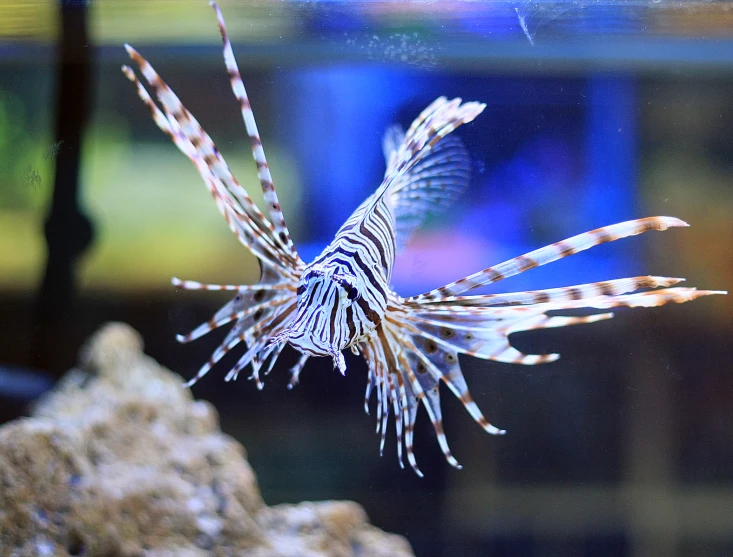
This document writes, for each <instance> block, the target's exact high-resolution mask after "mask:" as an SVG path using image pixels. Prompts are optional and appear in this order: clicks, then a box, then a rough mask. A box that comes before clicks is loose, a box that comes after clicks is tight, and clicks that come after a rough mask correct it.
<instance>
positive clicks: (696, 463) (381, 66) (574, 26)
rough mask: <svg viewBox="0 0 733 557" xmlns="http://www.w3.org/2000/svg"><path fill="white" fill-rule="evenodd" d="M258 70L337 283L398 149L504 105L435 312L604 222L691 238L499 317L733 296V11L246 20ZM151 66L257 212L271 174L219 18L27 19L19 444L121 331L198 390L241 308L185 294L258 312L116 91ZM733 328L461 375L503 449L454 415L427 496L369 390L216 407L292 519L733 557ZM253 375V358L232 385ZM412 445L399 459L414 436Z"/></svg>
mask: <svg viewBox="0 0 733 557" xmlns="http://www.w3.org/2000/svg"><path fill="white" fill-rule="evenodd" d="M221 7H222V10H223V12H224V15H225V17H226V20H227V25H228V29H229V32H230V36H231V38H232V41H233V43H234V50H235V54H236V55H237V57H238V61H239V66H240V69H241V70H242V74H243V78H244V81H245V84H246V86H247V89H248V92H249V96H250V99H251V102H252V106H253V108H254V111H255V115H256V117H257V122H258V125H259V127H260V132H261V134H262V136H263V140H264V145H265V149H266V152H267V155H268V159H269V162H270V166H271V168H272V173H273V177H274V179H275V183H276V186H277V188H278V192H279V194H280V198H281V201H282V205H283V210H284V213H285V216H286V218H287V220H288V224H289V227H290V230H291V233H292V235H293V237H294V240H295V243H296V245H297V247H298V249H299V250H300V252H301V254H302V256H303V259H305V260H309V259H310V258H312V257H313V256H314V255H315V254H316V253H317V252H318V251H319V250H320V249H321V248H322V247H323V246H324V245H325V244H327V243H328V242H329V240H330V239H331V238H332V237H333V234H334V233H335V231H336V230H337V228H338V227H339V226H340V224H341V223H342V222H343V221H344V220H345V219H346V218H347V217H348V215H349V214H350V212H351V211H352V210H353V209H354V208H356V206H357V205H358V204H359V203H360V202H361V201H362V200H363V199H364V198H365V197H366V196H367V195H369V194H370V193H371V192H372V191H373V190H374V188H375V187H376V186H377V185H378V184H379V182H380V180H381V175H382V173H383V171H384V162H383V159H382V154H381V136H382V133H383V132H384V130H385V128H386V127H387V126H389V125H390V124H392V123H394V122H398V123H401V124H402V125H403V126H407V125H409V123H410V122H411V120H412V119H413V118H414V117H415V116H416V115H417V114H418V112H419V111H420V110H422V108H424V107H425V106H426V105H427V104H428V103H429V102H431V101H432V100H433V99H434V98H435V97H437V96H439V95H446V96H449V97H451V96H460V97H462V98H464V99H466V100H477V101H482V102H485V103H486V104H487V107H486V110H485V111H484V113H483V114H482V115H481V116H480V117H479V118H478V119H477V120H476V121H475V122H474V123H472V124H470V125H467V126H464V127H462V128H461V129H460V130H459V131H458V132H457V133H458V135H459V136H460V137H461V138H462V139H463V141H464V142H465V144H466V146H467V148H468V150H469V152H470V154H471V157H472V161H473V178H472V182H471V185H470V187H469V189H468V191H467V193H466V194H465V195H464V196H463V198H462V199H460V200H459V201H458V202H457V204H456V205H455V206H454V207H453V208H452V209H451V210H449V211H448V213H447V214H445V215H442V216H441V217H439V218H434V219H432V220H431V221H430V222H429V223H428V225H427V226H426V227H425V228H424V229H422V230H421V231H420V232H419V234H418V235H416V237H415V238H414V240H413V242H412V243H411V244H410V246H409V247H408V249H407V250H406V252H404V253H403V254H402V255H400V256H399V257H398V262H397V267H396V269H395V275H394V287H395V289H396V290H397V292H398V293H400V294H402V295H411V294H417V293H420V292H422V291H425V290H427V289H430V288H433V287H436V286H440V285H441V284H444V283H446V282H449V281H451V280H454V279H456V278H460V277H461V276H464V275H466V274H468V273H471V272H473V271H476V270H478V269H481V268H484V267H486V266H488V265H491V264H494V263H498V262H500V261H502V260H504V259H507V258H509V257H512V256H515V255H519V254H520V253H524V252H526V251H529V250H531V249H534V248H537V247H540V246H543V245H545V244H548V243H551V242H553V241H556V240H559V239H562V238H565V237H567V236H571V235H574V234H577V233H580V232H584V231H586V230H589V229H592V228H596V227H598V226H602V225H607V224H612V223H615V222H618V221H622V220H626V219H631V218H638V217H644V216H649V215H673V216H676V217H679V218H682V219H684V220H685V221H687V222H689V223H690V224H691V227H690V228H689V229H675V230H670V231H667V232H665V233H664V234H657V233H650V234H647V235H644V236H641V237H636V238H633V239H626V240H621V241H619V242H617V243H614V244H611V245H604V246H601V247H597V248H594V249H593V250H591V251H590V252H586V253H583V254H580V255H576V256H574V257H571V258H568V259H564V260H562V261H559V262H557V263H553V264H552V265H549V266H547V267H543V268H540V269H536V270H533V271H531V272H529V273H525V274H523V275H520V276H517V277H514V278H512V279H509V280H508V281H507V282H506V283H504V282H502V283H499V284H497V285H494V287H493V290H492V291H509V290H525V289H532V288H547V287H554V286H564V285H570V284H579V283H584V282H590V281H595V280H603V279H609V278H619V277H622V276H634V275H641V274H654V275H666V276H680V277H686V278H687V279H688V285H690V286H697V287H699V288H707V289H730V288H731V284H732V283H733V247H731V240H732V239H733V193H732V192H733V190H732V188H733V141H731V138H732V137H733V94H731V92H732V91H733V5H730V4H729V3H727V2H715V1H682V2H680V1H675V2H672V1H667V0H654V1H650V2H646V1H622V0H619V1H617V2H603V1H600V2H595V1H593V2H590V1H589V2H542V1H539V0H535V1H531V0H520V1H515V2H511V1H497V2H485V3H484V2H469V1H466V2H450V1H446V2H429V1H426V2H397V1H394V2H374V1H363V2H356V1H355V2H281V1H277V2H275V1H272V2H264V1H263V2H233V1H232V2H226V1H223V2H222V3H221ZM124 42H130V43H131V44H133V45H134V46H135V47H136V48H138V49H139V50H140V51H141V52H142V54H143V55H144V56H146V57H147V58H148V60H150V61H151V63H153V64H154V65H155V67H156V69H157V70H158V71H159V72H160V73H161V75H162V76H163V77H164V79H166V80H167V82H168V83H169V84H170V85H171V86H172V87H173V88H174V89H175V91H176V92H177V93H178V95H179V96H180V97H181V99H182V100H183V102H184V103H185V104H186V106H187V107H188V108H189V109H190V110H191V111H192V112H193V113H194V114H195V115H196V116H197V118H198V119H199V121H200V122H201V123H202V125H203V126H204V127H205V128H206V130H207V131H208V132H209V134H210V135H211V136H212V137H213V138H214V140H215V141H216V142H217V145H218V147H219V148H220V150H221V151H222V152H223V154H224V156H225V157H226V159H227V161H228V163H229V165H230V166H231V167H232V169H233V171H234V173H235V175H236V176H237V177H238V179H239V180H240V181H241V182H242V183H243V184H244V185H245V187H247V189H248V191H249V192H250V193H251V194H252V195H253V197H255V198H256V199H257V200H258V201H259V200H260V198H261V195H260V192H259V186H258V182H257V178H256V172H255V168H254V165H253V164H252V159H251V155H250V152H249V148H248V142H247V139H246V135H245V134H244V128H243V125H242V122H241V117H240V115H239V110H238V106H237V103H236V101H235V100H234V98H233V97H232V95H231V91H230V89H229V83H228V79H227V75H226V71H225V68H224V65H223V62H222V59H221V51H220V50H221V47H220V44H221V43H220V38H219V33H218V29H217V27H216V21H215V17H214V14H213V12H212V11H211V9H210V8H209V7H208V5H207V2H205V1H204V0H201V1H199V0H195V1H183V0H169V1H164V0H156V1H142V0H137V1H135V0H126V1H122V0H100V1H94V0H92V1H89V2H88V3H86V4H85V3H83V2H75V1H67V2H60V3H57V2H52V1H50V0H46V1H44V0H37V1H32V2H24V3H19V2H13V1H7V0H0V420H2V421H7V420H9V419H12V418H15V417H17V416H19V415H22V414H23V413H25V412H27V407H28V404H29V403H31V402H32V401H33V400H34V399H35V398H36V397H38V396H39V395H40V394H41V393H43V392H44V391H45V390H47V389H48V388H50V387H51V386H52V385H53V383H54V381H56V380H57V379H58V378H59V377H60V376H61V375H62V374H63V373H64V372H65V370H67V369H69V368H70V367H71V366H73V365H74V363H75V360H76V353H77V350H78V349H79V347H80V345H81V344H82V342H83V341H84V339H85V338H86V337H87V336H88V335H89V334H90V333H92V332H93V331H94V330H95V329H97V328H98V327H99V326H100V325H101V324H103V323H105V322H107V321H109V320H123V321H126V322H128V323H130V324H131V325H132V326H134V327H135V328H136V329H138V330H139V331H140V332H141V333H142V335H143V337H144V339H145V342H146V350H147V352H148V353H149V354H150V355H151V356H153V357H155V358H156V359H157V360H159V361H160V362H161V363H163V364H164V365H166V366H168V367H170V368H171V369H173V370H175V371H177V372H179V373H181V374H182V375H183V376H184V377H189V376H191V375H192V374H193V373H195V371H196V370H197V369H198V368H199V366H200V365H201V363H203V362H204V361H205V360H206V359H207V358H208V356H209V354H210V353H211V351H212V350H213V348H214V347H215V346H216V345H218V343H219V342H220V341H221V338H222V337H223V335H224V334H225V333H224V331H218V332H216V333H212V334H211V335H210V338H209V337H206V338H205V339H202V340H199V341H197V342H195V343H192V344H189V345H185V346H184V345H179V344H177V343H176V341H175V339H174V335H175V333H181V332H187V331H188V330H190V329H192V328H193V327H194V326H196V325H198V324H199V323H200V322H202V321H205V320H207V319H208V318H209V317H210V316H211V314H213V312H214V311H215V310H216V309H217V308H218V307H219V306H220V305H221V304H223V303H224V302H225V301H226V295H225V294H222V295H217V294H214V293H211V294H208V295H198V294H196V293H189V292H177V291H175V290H174V289H173V287H172V286H171V285H170V278H171V277H172V276H178V277H180V278H184V279H194V280H200V281H204V282H225V283H238V284H246V283H250V282H254V281H256V280H257V277H258V268H257V264H256V261H255V259H254V258H253V257H252V256H251V255H250V254H249V253H248V252H247V251H246V250H245V249H244V248H243V247H242V246H241V245H240V244H238V242H237V241H236V239H235V237H234V236H233V235H232V234H231V233H230V232H229V231H228V228H227V227H226V225H225V223H224V221H223V219H222V218H221V217H220V216H219V214H218V212H217V210H216V207H215V205H214V203H213V202H212V200H211V197H210V195H209V194H208V192H207V191H206V189H205V187H204V186H203V184H202V183H201V180H200V178H199V177H198V174H197V172H196V171H195V169H194V168H193V166H192V165H191V164H190V162H188V161H187V160H186V158H185V157H184V156H183V155H181V154H180V153H179V152H178V151H177V150H176V149H175V147H174V146H173V145H172V144H171V143H170V142H169V140H168V138H167V137H165V136H164V135H163V134H161V133H160V132H159V130H158V129H157V128H156V127H155V125H154V124H153V122H152V121H151V119H150V116H149V113H148V111H147V109H146V108H145V107H144V106H143V105H142V103H141V102H140V101H139V100H138V98H137V97H136V95H135V91H134V89H133V88H132V86H131V85H130V84H129V83H128V82H127V81H126V80H125V79H124V77H123V76H122V74H121V73H120V70H119V68H120V65H121V64H123V63H127V60H126V55H125V52H124V50H123V48H122V44H123V43H124ZM732 333H733V303H731V300H730V299H729V297H711V298H705V299H702V300H699V301H696V302H693V303H690V304H685V305H682V306H667V307H662V308H657V309H653V310H626V311H624V310H622V311H618V312H617V314H616V318H615V319H613V320H611V321H607V322H602V323H598V324H594V325H591V326H586V327H578V328H570V329H566V330H553V331H545V332H541V333H523V334H521V335H516V337H515V338H514V343H515V345H516V346H517V347H518V348H520V349H522V350H523V351H525V352H529V353H544V352H559V353H561V354H562V358H561V359H560V360H559V361H557V362H555V363H552V364H547V365H544V366H538V367H521V366H516V367H515V366H511V365H505V364H499V363H494V362H484V361H478V360H474V359H471V358H465V359H463V360H462V365H463V368H464V372H465V375H466V378H467V381H468V383H469V386H470V387H471V390H472V393H473V396H474V398H475V399H476V400H477V402H478V403H479V406H480V407H481V408H482V409H483V410H484V413H485V414H486V416H487V418H488V419H489V420H490V421H491V422H493V423H494V424H496V425H498V426H500V427H503V428H506V429H507V430H508V434H507V435H506V436H505V437H503V438H492V437H489V436H487V435H486V434H484V433H483V432H482V431H481V429H480V428H479V427H477V426H476V425H475V424H474V422H473V421H472V420H471V418H470V417H469V416H468V415H466V414H465V412H464V410H463V408H462V407H461V405H460V403H459V402H458V401H456V400H454V399H452V398H451V397H449V396H446V397H444V403H443V404H444V418H445V422H446V429H447V435H448V438H449V440H451V444H452V448H453V452H454V454H455V455H456V456H457V458H458V460H459V461H460V462H461V463H462V464H463V465H464V469H463V470H462V471H457V470H454V469H452V468H450V467H449V466H448V465H446V464H445V462H444V460H443V458H442V455H441V453H440V451H439V449H438V446H437V443H436V442H435V438H434V435H433V434H432V428H431V427H430V424H429V422H428V420H427V419H425V416H424V414H423V415H421V417H420V418H418V424H417V431H416V451H417V456H418V460H419V462H420V465H421V468H422V469H423V471H424V472H425V474H426V478H425V479H422V480H421V479H418V478H417V477H415V476H414V474H413V473H412V472H411V471H409V470H405V471H402V470H400V469H399V468H398V465H397V459H396V454H395V453H396V451H395V447H394V439H393V437H390V438H389V439H388V443H387V446H386V449H385V455H384V457H383V458H379V453H378V437H377V436H375V435H374V429H373V428H374V419H373V418H372V417H368V416H365V415H364V413H363V408H362V401H363V388H364V384H365V381H366V368H365V365H364V364H363V362H362V361H361V360H360V359H359V358H356V357H353V356H351V355H347V356H346V357H347V364H348V366H349V372H348V374H347V376H346V377H345V378H343V377H341V376H340V375H339V374H337V373H334V372H333V370H332V369H331V363H330V362H327V361H325V360H323V361H319V360H315V361H313V360H311V361H310V362H309V363H308V366H307V367H306V370H305V372H304V374H303V377H302V381H301V384H300V386H298V387H297V388H296V389H294V390H293V391H288V390H287V389H286V384H287V381H288V374H287V371H286V368H287V367H288V366H289V365H291V364H292V363H294V361H295V359H296V354H295V353H294V352H293V351H292V350H290V349H288V350H286V352H285V353H284V356H283V358H282V359H281V363H280V364H279V365H278V366H277V367H276V369H275V371H274V372H273V373H272V374H271V375H270V376H269V377H268V378H267V380H266V382H265V384H266V388H265V390H264V391H262V392H258V391H257V390H256V389H255V388H254V386H253V385H252V384H251V383H248V382H247V381H239V382H238V383H235V384H233V385H232V384H229V383H225V382H224V381H223V375H224V373H223V372H224V370H226V369H228V368H227V362H228V361H229V360H227V362H224V363H222V364H221V365H220V366H219V367H218V368H216V369H215V370H214V371H213V372H211V373H210V374H209V375H208V376H207V377H206V378H205V379H204V380H203V381H201V382H200V383H199V384H198V385H196V386H195V387H194V389H193V392H194V395H195V396H197V397H201V398H205V399H208V400H211V401H212V402H213V403H214V404H215V405H216V407H217V408H218V410H219V412H220V413H221V422H222V427H223V429H224V430H225V431H226V432H227V433H229V434H230V435H232V436H234V437H235V438H237V439H238V440H239V441H241V442H242V443H243V444H244V446H245V447H246V449H247V451H248V455H249V459H250V462H251V463H252V465H253V466H254V469H255V471H256V473H257V475H258V478H259V482H260V485H261V488H262V493H263V496H264V498H265V500H266V501H267V502H268V503H270V504H275V503H279V502H295V501H300V500H304V499H353V500H355V501H357V502H359V503H361V504H362V505H363V506H364V507H365V508H366V510H367V511H368V513H369V515H370V517H371V519H372V521H373V522H374V523H375V524H376V525H377V526H380V527H382V528H384V529H386V530H389V531H393V532H396V533H400V534H403V535H405V536H407V538H408V539H409V540H410V542H411V543H412V545H413V547H414V549H415V552H416V554H417V555H418V556H424V557H431V556H432V557H437V556H448V555H451V556H453V555H496V556H499V555H501V556H550V555H557V556H570V557H572V556H576V555H578V556H580V555H598V556H612V555H613V556H616V555H618V556H634V557H638V556H657V555H658V556H668V557H673V556H680V557H681V556H724V555H732V554H733V519H732V518H731V517H733V369H732V367H733V364H731V362H733V342H732V341H731V334H732ZM236 358H238V355H235V356H234V357H233V358H232V360H231V362H234V361H236ZM390 434H391V435H392V436H393V432H390Z"/></svg>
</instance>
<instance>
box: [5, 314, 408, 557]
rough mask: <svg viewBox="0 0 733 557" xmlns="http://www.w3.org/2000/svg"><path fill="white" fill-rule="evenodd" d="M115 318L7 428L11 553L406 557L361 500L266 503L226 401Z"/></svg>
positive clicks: (401, 544)
mask: <svg viewBox="0 0 733 557" xmlns="http://www.w3.org/2000/svg"><path fill="white" fill-rule="evenodd" d="M182 382H183V380H182V379H181V377H179V376H178V375H176V374H175V373H172V372H171V371H169V370H167V369H165V368H163V367H161V366H160V365H158V364H157V362H155V361H154V360H153V359H152V358H150V357H148V356H145V355H144V354H143V352H142V340H141V338H140V336H139V335H138V334H137V332H136V331H134V330H133V329H131V328H130V327H129V326H127V325H124V324H121V323H112V324H108V325H106V326H105V327H104V328H102V329H101V330H100V331H99V332H97V333H96V334H95V335H94V336H93V337H92V338H91V339H90V340H89V342H88V343H87V345H86V346H85V348H84V349H83V350H82V353H81V356H80V363H79V366H78V367H77V368H75V369H73V370H71V371H70V372H69V373H68V374H67V375H66V376H65V378H64V379H63V380H62V381H61V382H60V384H59V385H58V387H57V388H56V389H55V390H54V391H53V392H52V393H51V394H50V395H48V396H46V397H45V398H44V399H42V400H41V401H40V402H39V403H38V404H37V405H36V408H35V410H34V412H33V415H32V417H30V418H22V419H18V420H15V421H14V422H11V423H9V424H6V425H5V426H3V427H1V428H0V555H2V556H13V557H15V556H18V557H20V556H43V555H53V556H61V557H64V556H82V555H83V556H87V557H93V556H104V557H110V556H130V557H133V556H135V557H139V556H146V557H163V556H166V557H168V556H170V557H173V556H177V557H199V556H201V557H204V556H214V555H215V556H229V555H231V556H242V557H245V556H247V557H250V556H251V557H265V556H267V557H270V556H272V557H274V556H283V557H284V556H299V557H317V556H329V557H330V556H333V557H342V556H343V557H347V556H354V557H357V556H358V557H388V556H389V557H403V556H409V555H412V550H411V548H410V546H409V544H408V542H407V541H406V540H405V539H404V538H403V537H401V536H397V535H394V534H387V533H385V532H383V531H381V530H379V529H378V528H376V527H374V526H372V525H370V524H369V523H368V518H367V516H366V514H365V512H364V510H363V509H362V508H361V507H360V506H359V505H358V504H356V503H353V502H350V501H324V502H318V503H312V502H305V503H300V504H297V505H278V506H273V507H268V506H267V505H265V503H264V502H263V501H262V498H261V496H260V493H259V489H258V486H257V480H256V478H255V475H254V472H253V471H252V468H250V466H249V464H248V462H247V460H246V454H245V451H244V448H243V447H242V446H241V445H240V444H239V443H237V442H236V441H235V440H233V439H232V438H231V437H229V436H227V435H225V434H223V433H222V432H221V431H220V429H219V423H218V417H217V413H216V410H215V409H214V408H213V407H212V406H211V405H210V404H209V403H207V402H205V401H195V400H194V399H193V397H192V396H191V392H190V391H189V390H188V389H185V388H183V387H181V384H182Z"/></svg>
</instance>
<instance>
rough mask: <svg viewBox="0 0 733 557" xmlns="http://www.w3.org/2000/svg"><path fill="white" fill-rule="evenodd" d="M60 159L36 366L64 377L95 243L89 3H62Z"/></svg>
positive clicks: (41, 297)
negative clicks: (84, 183)
mask: <svg viewBox="0 0 733 557" xmlns="http://www.w3.org/2000/svg"><path fill="white" fill-rule="evenodd" d="M59 5H60V9H61V26H62V28H61V37H60V44H59V49H58V80H57V84H58V85H57V95H56V97H57V105H56V143H57V144H59V142H63V143H60V145H61V149H60V150H59V153H58V157H57V158H56V176H55V180H54V190H53V198H52V205H51V209H50V211H49V215H48V218H47V220H46V223H45V234H46V244H47V248H48V256H47V262H46V272H45V275H44V277H43V283H42V285H41V289H40V292H39V295H38V301H37V304H38V306H37V308H36V320H35V328H34V339H33V343H32V351H33V353H32V354H31V357H30V360H31V362H32V363H33V364H34V365H35V366H36V367H39V368H42V369H48V370H51V371H61V370H62V369H64V368H65V367H67V366H68V365H69V364H70V363H72V362H73V358H74V354H75V352H76V349H77V346H76V345H77V343H78V339H77V338H76V337H80V332H79V327H78V326H77V325H76V324H75V320H76V322H77V324H78V320H79V315H78V312H75V311H74V309H75V305H76V300H75V298H76V285H75V282H76V280H75V279H76V268H75V267H76V261H77V259H78V258H79V256H80V255H81V254H82V253H83V252H84V250H85V249H86V248H87V247H88V246H89V244H90V243H91V240H92V227H91V223H90V221H89V219H88V218H87V217H86V216H85V215H84V214H83V213H82V211H81V209H80V207H79V166H80V157H81V147H82V136H83V132H84V128H85V126H86V123H87V119H88V117H89V109H90V89H91V69H92V68H91V61H92V52H91V46H90V45H89V40H88V35H87V8H88V2H87V1H86V0H60V2H59Z"/></svg>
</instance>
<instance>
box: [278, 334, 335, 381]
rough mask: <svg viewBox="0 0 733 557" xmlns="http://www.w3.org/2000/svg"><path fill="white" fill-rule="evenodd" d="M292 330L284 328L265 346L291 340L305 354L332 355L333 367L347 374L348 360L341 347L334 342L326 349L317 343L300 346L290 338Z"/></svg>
mask: <svg viewBox="0 0 733 557" xmlns="http://www.w3.org/2000/svg"><path fill="white" fill-rule="evenodd" d="M291 332H292V330H291V329H290V328H287V329H283V330H282V331H280V332H279V333H277V334H276V335H275V336H273V337H272V338H271V339H270V340H269V341H268V342H267V344H266V345H265V348H271V347H273V346H275V345H278V344H282V343H283V342H289V343H290V344H291V345H292V346H293V347H294V348H295V349H296V350H298V351H299V352H302V353H304V354H308V355H311V356H330V357H331V358H333V369H337V370H339V373H341V375H346V360H344V355H343V354H342V353H341V349H340V348H339V347H338V346H335V345H333V344H332V345H330V346H329V347H328V348H326V349H325V350H324V349H321V348H319V347H317V346H315V345H312V347H305V346H299V344H298V343H296V342H293V340H292V339H291V338H290V333H291ZM314 349H315V350H314Z"/></svg>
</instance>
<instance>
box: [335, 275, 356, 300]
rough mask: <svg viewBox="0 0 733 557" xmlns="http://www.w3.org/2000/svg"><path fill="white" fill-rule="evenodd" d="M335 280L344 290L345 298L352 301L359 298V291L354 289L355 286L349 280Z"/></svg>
mask: <svg viewBox="0 0 733 557" xmlns="http://www.w3.org/2000/svg"><path fill="white" fill-rule="evenodd" d="M337 280H338V283H339V285H340V286H341V287H342V288H343V289H344V290H346V297H347V298H348V299H349V300H351V301H354V300H356V299H357V298H358V297H359V291H358V290H357V289H356V285H355V284H354V283H353V282H352V281H351V279H347V278H345V277H340V278H338V279H337Z"/></svg>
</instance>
